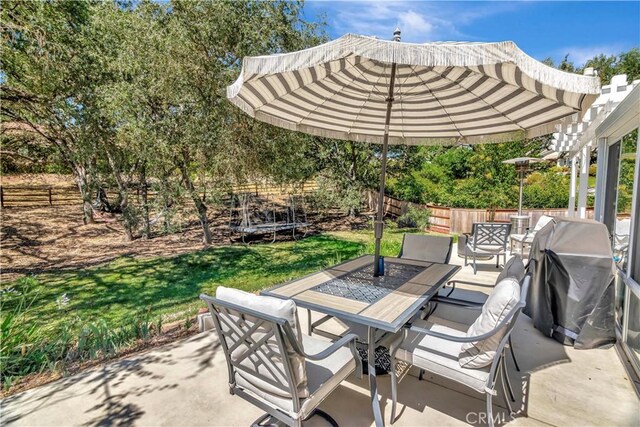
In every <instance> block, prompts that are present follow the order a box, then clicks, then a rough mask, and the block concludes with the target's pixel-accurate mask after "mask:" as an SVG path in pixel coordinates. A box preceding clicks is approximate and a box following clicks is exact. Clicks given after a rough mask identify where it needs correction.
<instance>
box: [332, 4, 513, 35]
mask: <svg viewBox="0 0 640 427" xmlns="http://www.w3.org/2000/svg"><path fill="white" fill-rule="evenodd" d="M323 6H324V9H325V10H327V9H329V10H330V13H329V16H330V20H331V26H332V27H333V28H335V29H340V33H347V32H350V33H356V34H364V35H372V36H376V37H379V38H383V39H390V38H391V37H392V35H393V30H394V29H395V27H396V26H398V27H400V29H401V30H402V40H403V41H405V42H414V43H423V42H427V41H437V40H474V39H475V37H473V36H472V35H469V34H465V33H464V32H463V31H462V30H461V28H462V27H464V26H466V25H469V24H470V23H472V22H474V21H476V20H479V19H481V18H484V17H486V16H489V15H493V14H497V13H503V12H506V11H509V10H513V9H514V8H516V7H520V6H519V5H517V4H516V5H514V4H511V3H506V2H499V3H490V4H486V3H473V2H469V3H462V4H460V3H457V4H452V3H446V2H436V3H432V2H415V1H406V0H400V1H389V0H385V1H373V0H368V1H349V2H346V1H345V2H331V3H323Z"/></svg>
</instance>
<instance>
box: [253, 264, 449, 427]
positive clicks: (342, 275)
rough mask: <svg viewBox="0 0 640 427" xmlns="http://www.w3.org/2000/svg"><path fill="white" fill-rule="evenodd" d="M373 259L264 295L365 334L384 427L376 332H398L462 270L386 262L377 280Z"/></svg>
mask: <svg viewBox="0 0 640 427" xmlns="http://www.w3.org/2000/svg"><path fill="white" fill-rule="evenodd" d="M373 263H374V257H373V256H371V255H364V256H361V257H359V258H356V259H353V260H350V261H346V262H343V263H341V264H338V265H335V266H333V267H330V268H327V269H325V270H322V271H320V272H318V273H314V274H310V275H308V276H305V277H303V278H300V279H296V280H293V281H290V282H287V283H284V284H281V285H278V286H275V287H273V288H270V289H267V290H265V291H263V292H262V294H263V295H268V296H272V297H277V298H282V299H292V300H293V301H295V303H296V305H297V306H298V307H300V308H306V309H310V310H313V311H316V312H319V313H323V314H328V315H331V316H335V317H337V318H339V319H343V320H347V321H350V322H353V323H357V324H360V325H363V326H365V327H366V329H367V337H362V338H363V339H366V342H367V343H368V353H367V354H368V357H367V363H368V376H369V389H370V392H371V406H372V409H373V415H374V419H375V423H376V426H383V425H384V419H383V417H382V412H381V410H380V402H379V398H378V389H377V383H376V369H375V350H376V340H375V337H376V332H377V331H378V330H383V331H386V332H392V333H395V332H398V331H399V330H400V329H401V328H402V327H403V326H404V325H405V324H406V323H407V322H409V321H410V320H411V319H413V318H414V317H415V316H416V315H417V314H418V312H419V311H420V309H421V308H422V307H423V306H424V305H425V304H426V303H427V302H428V301H429V300H430V299H431V298H433V297H434V296H435V295H436V294H437V293H438V290H439V289H440V288H441V287H442V286H444V285H445V283H446V282H447V280H448V279H449V278H451V277H452V276H453V275H454V274H455V273H456V272H457V271H458V270H460V266H457V265H450V264H438V263H432V262H425V261H416V260H409V259H402V258H393V257H386V258H385V260H384V276H379V277H374V276H373V274H372V273H373Z"/></svg>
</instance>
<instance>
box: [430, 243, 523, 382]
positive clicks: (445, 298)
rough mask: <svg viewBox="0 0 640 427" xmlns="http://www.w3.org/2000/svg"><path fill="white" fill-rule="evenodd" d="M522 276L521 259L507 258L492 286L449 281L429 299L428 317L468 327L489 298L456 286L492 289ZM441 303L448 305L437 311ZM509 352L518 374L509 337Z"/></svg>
mask: <svg viewBox="0 0 640 427" xmlns="http://www.w3.org/2000/svg"><path fill="white" fill-rule="evenodd" d="M524 276H525V266H524V263H523V262H522V258H520V257H519V256H513V257H511V258H509V261H507V263H506V264H505V265H504V269H503V270H502V271H501V272H500V274H499V275H498V278H497V279H496V281H495V283H494V284H493V285H486V284H483V283H477V282H469V281H466V280H450V281H449V282H447V284H446V285H445V286H444V287H443V288H442V289H441V290H440V291H439V292H438V295H436V297H435V298H432V299H431V303H432V305H431V307H432V308H431V310H430V311H429V316H431V315H436V316H438V317H441V318H445V319H446V320H450V321H453V322H456V323H460V324H464V325H467V326H470V325H471V324H472V323H473V322H474V321H475V319H476V317H477V310H478V309H481V308H482V306H483V305H484V303H485V302H487V298H488V297H489V296H488V295H487V294H486V293H485V292H482V291H475V290H471V289H461V288H456V285H457V284H461V285H466V286H473V287H476V288H485V289H493V288H494V287H495V286H496V285H497V284H498V283H500V282H501V281H502V280H503V279H506V278H507V277H511V278H514V279H515V280H517V281H518V282H521V281H522V279H524ZM441 302H442V303H445V304H447V305H448V307H447V310H438V303H441ZM454 306H457V307H454ZM509 351H510V352H511V357H512V358H513V363H514V365H515V367H516V370H517V371H518V372H519V371H520V365H519V364H518V360H517V359H516V354H515V351H514V349H513V344H512V343H511V337H509Z"/></svg>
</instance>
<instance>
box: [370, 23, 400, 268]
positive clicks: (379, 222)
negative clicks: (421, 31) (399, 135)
mask: <svg viewBox="0 0 640 427" xmlns="http://www.w3.org/2000/svg"><path fill="white" fill-rule="evenodd" d="M393 40H394V41H397V42H399V41H400V30H399V29H397V28H396V30H395V31H394V32H393ZM395 82H396V63H395V62H394V63H392V64H391V79H390V81H389V95H388V96H387V99H386V101H387V115H386V117H385V122H384V137H383V140H382V165H381V168H380V193H378V213H377V215H376V221H375V224H374V230H375V231H374V232H375V238H376V249H375V255H374V257H373V276H374V277H378V276H380V273H381V271H380V242H381V241H382V233H383V228H384V221H383V219H384V182H385V178H386V175H387V152H388V149H389V122H391V107H392V106H393V87H394V85H395ZM382 274H384V273H383V272H382Z"/></svg>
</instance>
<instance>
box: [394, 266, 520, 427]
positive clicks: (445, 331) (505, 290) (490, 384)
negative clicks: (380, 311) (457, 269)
mask: <svg viewBox="0 0 640 427" xmlns="http://www.w3.org/2000/svg"><path fill="white" fill-rule="evenodd" d="M530 279H531V276H530V275H527V276H526V277H525V278H524V279H523V280H522V286H520V284H519V283H518V281H516V280H515V279H513V278H505V279H503V280H502V281H501V282H500V283H498V284H497V285H496V286H495V288H494V290H493V292H492V293H491V295H490V296H489V298H488V299H487V301H486V302H485V303H484V305H483V306H482V311H481V313H480V315H479V316H478V318H477V320H476V321H475V322H474V323H473V324H472V325H471V326H470V327H469V328H468V329H467V330H466V331H465V330H464V327H465V325H459V324H456V322H450V321H447V320H444V319H439V318H436V317H435V316H433V317H430V318H428V319H427V320H416V321H415V322H414V323H413V324H409V325H406V327H405V328H404V329H403V331H402V332H401V333H399V334H398V337H397V339H396V340H395V341H394V342H393V343H392V344H391V348H390V353H391V368H392V369H391V398H392V408H391V422H392V423H393V422H394V421H395V415H396V406H397V397H398V384H397V383H398V378H397V373H396V363H397V361H403V362H405V363H408V364H410V365H413V366H416V367H418V368H420V369H423V370H426V371H428V372H431V373H433V374H435V375H438V376H441V377H444V378H447V379H450V380H452V381H455V382H458V383H460V384H462V385H465V386H467V387H469V388H471V389H473V390H475V391H477V392H478V393H481V394H484V395H485V396H486V404H487V418H488V423H489V425H490V426H493V405H492V399H493V396H494V395H495V394H496V384H497V381H498V376H500V377H501V380H502V381H501V383H502V389H503V390H502V391H503V397H504V399H505V403H506V405H507V407H508V408H509V411H510V412H513V410H512V407H511V401H510V400H509V399H508V398H507V396H506V395H507V390H508V392H509V394H510V395H511V396H513V390H512V388H511V384H510V382H509V377H508V374H507V368H506V363H505V354H504V353H505V347H506V345H507V343H508V342H509V337H510V335H511V332H512V331H513V327H514V326H515V323H516V321H517V318H518V316H519V314H520V312H521V311H522V309H523V308H524V307H525V305H526V296H527V291H528V288H529V282H530ZM512 400H513V398H512Z"/></svg>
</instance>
